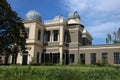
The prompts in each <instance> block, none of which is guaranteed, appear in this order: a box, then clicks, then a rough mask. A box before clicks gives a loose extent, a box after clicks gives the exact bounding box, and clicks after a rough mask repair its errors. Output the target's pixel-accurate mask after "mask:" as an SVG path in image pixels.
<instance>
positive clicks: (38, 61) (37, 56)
mask: <svg viewBox="0 0 120 80" xmlns="http://www.w3.org/2000/svg"><path fill="white" fill-rule="evenodd" d="M36 63H40V53H39V52H37V55H36Z"/></svg>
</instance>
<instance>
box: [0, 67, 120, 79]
mask: <svg viewBox="0 0 120 80" xmlns="http://www.w3.org/2000/svg"><path fill="white" fill-rule="evenodd" d="M0 80H120V71H119V69H115V68H114V67H97V66H0Z"/></svg>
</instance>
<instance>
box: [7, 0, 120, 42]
mask: <svg viewBox="0 0 120 80" xmlns="http://www.w3.org/2000/svg"><path fill="white" fill-rule="evenodd" d="M7 1H8V2H9V3H10V5H11V7H12V8H13V10H14V11H16V12H17V13H18V15H19V16H20V17H21V18H22V19H24V17H25V14H26V13H27V12H28V11H29V10H36V11H38V12H39V13H40V15H41V16H42V19H43V21H44V20H50V19H53V18H54V17H55V16H57V15H62V16H64V17H65V18H67V17H68V14H69V13H70V12H73V11H78V12H79V14H80V17H81V24H83V25H84V26H85V29H87V30H88V31H89V32H90V33H91V35H92V37H93V39H94V40H93V44H105V43H106V41H105V38H106V35H107V33H113V32H114V31H116V30H117V29H118V28H120V10H119V9H120V0H7Z"/></svg>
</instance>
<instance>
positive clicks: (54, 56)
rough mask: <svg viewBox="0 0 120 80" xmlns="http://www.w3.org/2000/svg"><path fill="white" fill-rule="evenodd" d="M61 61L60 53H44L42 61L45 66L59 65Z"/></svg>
mask: <svg viewBox="0 0 120 80" xmlns="http://www.w3.org/2000/svg"><path fill="white" fill-rule="evenodd" d="M59 59H60V53H42V58H41V61H42V63H44V64H57V63H59Z"/></svg>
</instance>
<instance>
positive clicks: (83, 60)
mask: <svg viewBox="0 0 120 80" xmlns="http://www.w3.org/2000/svg"><path fill="white" fill-rule="evenodd" d="M80 61H81V63H82V64H85V54H80Z"/></svg>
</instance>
